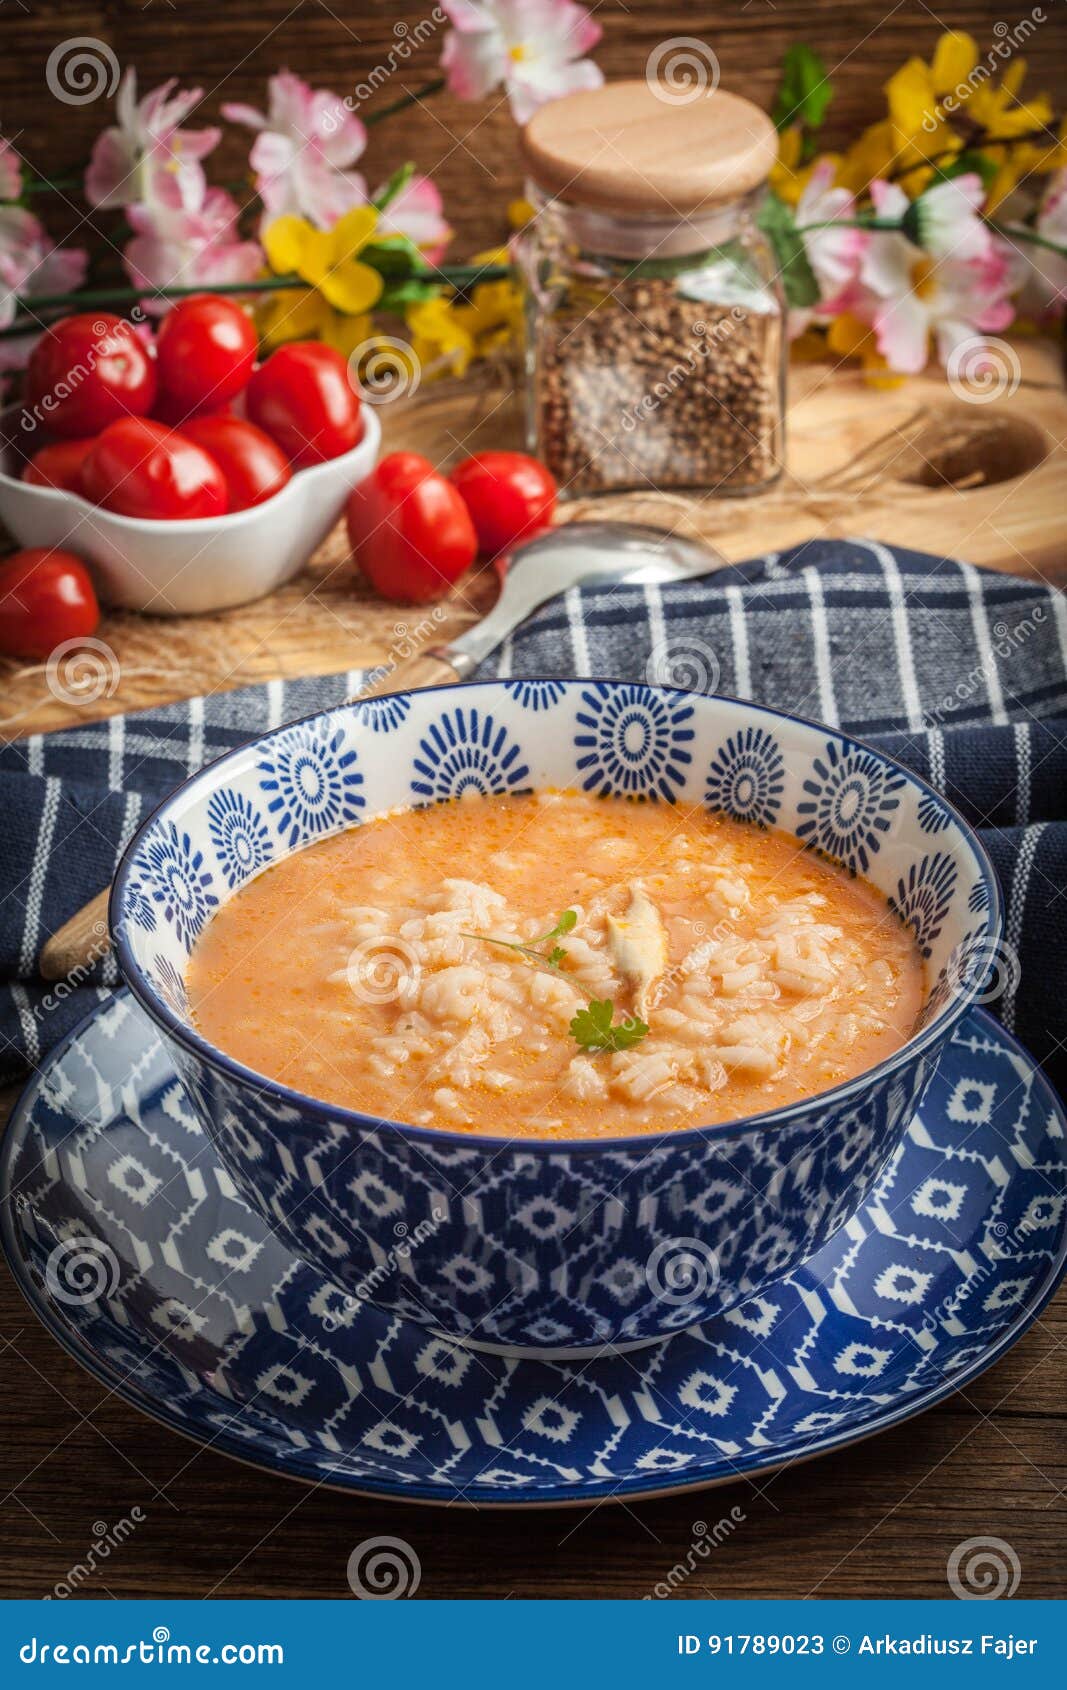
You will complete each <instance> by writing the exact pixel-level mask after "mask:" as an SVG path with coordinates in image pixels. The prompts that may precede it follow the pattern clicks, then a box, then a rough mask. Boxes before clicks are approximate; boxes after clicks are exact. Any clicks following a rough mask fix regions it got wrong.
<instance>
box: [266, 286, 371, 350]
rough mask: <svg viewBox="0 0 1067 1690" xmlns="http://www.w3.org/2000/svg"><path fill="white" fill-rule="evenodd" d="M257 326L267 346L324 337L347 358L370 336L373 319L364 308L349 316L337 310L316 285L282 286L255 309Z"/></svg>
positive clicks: (268, 295) (328, 343)
mask: <svg viewBox="0 0 1067 1690" xmlns="http://www.w3.org/2000/svg"><path fill="white" fill-rule="evenodd" d="M256 327H257V328H258V330H259V337H260V339H261V341H262V342H263V345H264V347H266V348H267V349H268V350H273V348H274V347H276V346H282V345H284V343H285V342H286V341H287V340H322V341H325V343H326V345H327V346H332V347H334V348H335V349H336V350H337V351H338V352H340V353H341V354H342V356H343V357H345V358H348V357H350V356H351V354H352V352H353V351H354V350H355V349H356V347H358V346H361V345H362V344H363V342H364V341H366V340H368V338H369V336H370V333H371V319H370V316H369V314H367V313H364V312H361V313H360V314H359V315H358V316H355V317H347V316H345V315H344V313H343V312H341V311H335V310H334V308H333V306H332V305H330V304H328V303H327V301H326V300H325V299H324V298H323V296H322V294H321V293H319V291H318V289H317V288H281V289H279V290H278V292H277V293H270V294H267V295H265V296H264V299H263V301H262V303H261V304H260V305H259V307H258V309H257V311H256Z"/></svg>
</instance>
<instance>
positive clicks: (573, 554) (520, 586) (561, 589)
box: [359, 522, 727, 698]
mask: <svg viewBox="0 0 1067 1690" xmlns="http://www.w3.org/2000/svg"><path fill="white" fill-rule="evenodd" d="M726 562H727V559H726V558H724V557H723V555H722V553H721V552H717V551H714V550H713V549H712V547H711V546H706V545H704V544H702V543H701V542H699V541H696V540H685V539H683V538H682V537H681V535H679V534H668V533H666V532H665V531H664V530H663V529H662V528H651V527H649V526H648V525H647V524H645V523H643V522H567V523H564V524H563V525H562V527H559V528H549V529H546V530H545V532H544V533H543V534H537V535H535V536H534V538H533V539H532V540H526V541H524V542H523V543H522V544H521V545H518V546H516V547H515V549H514V550H513V551H512V552H509V553H506V554H505V555H504V556H502V557H500V558H498V559H497V561H496V566H495V567H496V570H497V573H498V574H499V576H500V583H501V584H500V597H499V598H498V599H497V601H496V603H495V604H494V606H493V608H492V610H490V611H489V612H488V614H487V615H486V616H483V617H482V620H481V621H480V622H475V623H474V625H473V626H472V627H470V628H467V629H466V630H465V631H464V632H463V633H462V634H460V635H458V636H457V638H456V639H454V640H450V641H449V643H448V644H447V645H437V646H431V647H430V648H429V649H428V650H427V651H425V652H423V653H421V654H419V655H418V656H415V657H411V658H408V659H407V660H406V662H403V663H400V664H397V666H396V667H395V668H392V669H388V670H386V671H385V673H384V674H377V675H375V677H374V679H373V681H372V683H371V684H370V685H369V686H367V687H364V688H362V689H361V690H360V693H359V697H360V698H377V697H380V696H381V695H382V694H383V693H387V692H404V691H406V690H407V689H408V688H409V687H427V686H435V685H436V686H441V685H444V684H447V683H448V682H450V681H465V680H468V679H469V678H470V676H471V674H472V673H473V672H474V670H475V669H476V668H477V667H478V665H479V663H483V662H484V661H485V659H486V658H487V657H488V656H489V654H490V652H492V651H495V650H496V648H497V646H498V645H500V643H501V641H502V640H504V639H506V638H507V636H508V634H510V633H511V632H512V630H513V629H515V628H517V627H518V625H519V623H520V622H524V621H525V620H526V618H527V616H529V615H531V614H532V612H533V611H535V610H537V609H538V607H539V606H540V605H542V604H545V603H546V602H547V601H548V600H549V599H553V598H556V597H557V596H558V594H560V593H565V592H566V591H567V589H568V588H569V587H586V586H590V585H592V584H593V583H594V582H596V583H597V584H599V585H604V586H606V585H610V584H611V583H612V582H615V583H623V582H625V583H626V584H627V585H641V584H643V583H646V582H660V583H665V582H668V581H691V580H693V579H694V578H695V577H697V576H700V575H710V574H711V573H712V572H713V571H714V570H716V569H721V568H722V567H723V566H724V564H725V563H726Z"/></svg>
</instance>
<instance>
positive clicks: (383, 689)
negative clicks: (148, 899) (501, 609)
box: [37, 651, 457, 980]
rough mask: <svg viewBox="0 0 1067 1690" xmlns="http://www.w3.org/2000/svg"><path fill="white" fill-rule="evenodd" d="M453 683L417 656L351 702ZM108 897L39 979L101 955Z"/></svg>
mask: <svg viewBox="0 0 1067 1690" xmlns="http://www.w3.org/2000/svg"><path fill="white" fill-rule="evenodd" d="M456 680H457V674H456V671H455V669H454V668H453V667H452V665H451V663H449V662H448V661H447V659H446V658H445V657H443V656H441V655H439V654H438V653H437V652H434V651H425V652H417V653H416V654H415V655H414V656H413V657H408V658H406V659H405V660H404V661H403V662H402V663H398V664H396V666H395V667H393V668H390V669H385V670H382V671H380V672H377V673H375V674H374V675H373V676H372V679H371V681H370V683H369V684H368V685H367V686H363V687H361V688H360V690H359V692H358V693H357V694H356V695H355V699H354V700H353V702H356V703H358V702H359V700H360V699H362V698H380V697H381V696H382V694H383V693H387V692H407V691H409V690H411V689H414V688H416V687H436V686H452V685H454V684H455V682H456ZM109 893H110V888H109V887H105V888H104V890H103V891H102V892H98V893H97V895H96V897H95V898H91V899H90V900H89V902H88V903H87V904H83V905H82V907H81V909H80V910H76V911H75V913H74V914H73V915H72V916H71V918H70V920H69V921H65V922H64V923H63V925H62V927H61V928H59V930H58V931H57V932H55V933H53V934H52V937H51V938H50V939H48V940H46V941H45V944H44V946H43V947H42V950H41V955H40V958H39V961H38V964H37V966H38V968H39V970H40V973H41V976H42V978H43V979H45V980H65V979H67V978H68V976H70V975H72V974H76V973H78V972H79V971H81V970H83V969H86V968H89V967H91V966H92V964H93V963H94V962H98V961H99V959H100V958H101V957H102V956H103V955H104V953H105V952H106V951H107V948H108V932H107V901H108V896H109Z"/></svg>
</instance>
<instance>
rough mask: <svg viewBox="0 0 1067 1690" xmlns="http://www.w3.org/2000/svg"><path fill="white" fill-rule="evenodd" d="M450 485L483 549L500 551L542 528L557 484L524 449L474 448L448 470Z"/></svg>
mask: <svg viewBox="0 0 1067 1690" xmlns="http://www.w3.org/2000/svg"><path fill="white" fill-rule="evenodd" d="M451 480H452V482H453V485H454V486H456V487H458V488H459V491H460V493H461V494H462V496H463V503H464V504H465V505H466V507H467V509H468V510H469V511H470V513H471V521H472V522H473V523H474V527H475V531H476V533H477V535H478V544H479V546H480V547H481V549H482V551H483V552H503V551H506V550H507V548H508V547H509V546H513V545H514V544H515V542H516V540H525V539H526V538H527V537H528V536H529V535H530V534H536V532H537V530H538V529H539V528H547V527H548V525H549V523H550V522H551V521H552V518H553V515H554V514H555V509H556V483H555V479H554V478H553V476H551V475H550V474H549V472H548V470H547V469H546V468H545V466H544V464H542V463H539V462H538V460H537V459H536V458H528V457H527V456H526V454H525V452H478V453H477V454H476V455H475V456H474V457H473V458H464V460H463V462H462V463H461V464H457V466H456V468H455V469H454V470H453V471H452V475H451Z"/></svg>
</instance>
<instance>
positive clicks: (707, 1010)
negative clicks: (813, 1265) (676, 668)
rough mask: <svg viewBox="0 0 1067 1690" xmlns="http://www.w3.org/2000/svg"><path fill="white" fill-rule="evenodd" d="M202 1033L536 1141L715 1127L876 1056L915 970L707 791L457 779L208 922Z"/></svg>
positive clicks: (266, 882) (265, 880)
mask: <svg viewBox="0 0 1067 1690" xmlns="http://www.w3.org/2000/svg"><path fill="white" fill-rule="evenodd" d="M187 984H188V988H189V997H190V1004H191V1009H192V1014H193V1017H194V1020H195V1023H196V1025H197V1027H198V1028H199V1030H200V1032H201V1033H202V1034H203V1035H204V1036H205V1037H206V1038H207V1039H209V1040H210V1041H211V1042H212V1043H213V1044H215V1045H217V1046H218V1047H219V1048H220V1049H221V1050H223V1051H226V1052H228V1053H229V1054H230V1055H231V1056H233V1057H235V1058H236V1059H237V1060H238V1061H240V1062H242V1063H244V1064H245V1065H246V1066H247V1067H249V1068H252V1069H255V1070H257V1071H258V1072H259V1073H261V1074H264V1075H267V1076H269V1077H270V1078H272V1079H275V1080H279V1081H281V1082H283V1083H284V1084H285V1085H287V1086H290V1087H292V1088H294V1089H295V1090H298V1091H302V1092H306V1093H309V1094H310V1095H311V1096H313V1097H318V1098H322V1099H324V1100H325V1101H327V1102H329V1103H335V1104H342V1105H344V1106H345V1107H347V1108H351V1109H358V1110H361V1111H364V1112H365V1113H367V1114H371V1115H375V1116H380V1117H383V1118H387V1119H391V1120H397V1121H405V1122H409V1123H414V1124H416V1125H419V1126H428V1127H443V1128H448V1129H450V1130H451V1131H454V1132H455V1131H458V1132H463V1133H491V1134H495V1135H500V1136H506V1137H529V1138H539V1139H562V1138H594V1137H605V1136H614V1135H625V1134H634V1133H654V1132H662V1131H664V1130H665V1129H674V1128H681V1127H692V1126H700V1125H707V1124H711V1123H713V1122H719V1121H727V1120H731V1119H735V1118H737V1117H739V1116H744V1115H750V1114H754V1113H757V1112H761V1111H765V1110H768V1109H773V1108H776V1107H778V1106H779V1105H782V1104H787V1103H791V1102H793V1101H795V1100H796V1099H798V1098H802V1097H805V1096H810V1095H813V1094H816V1093H819V1092H822V1091H826V1090H827V1089H828V1088H829V1087H831V1086H835V1085H837V1084H839V1083H840V1082H841V1081H844V1080H847V1079H849V1078H851V1077H852V1076H853V1075H856V1074H859V1073H861V1072H863V1070H864V1069H867V1068H871V1067H873V1066H874V1065H875V1064H876V1063H878V1062H879V1061H880V1060H882V1059H883V1058H884V1057H886V1056H888V1055H889V1054H890V1053H891V1052H892V1051H894V1050H896V1049H897V1048H899V1046H900V1045H902V1044H903V1043H904V1042H905V1041H906V1040H907V1038H908V1037H909V1036H910V1034H911V1032H912V1031H913V1029H914V1027H915V1023H916V1019H917V1017H918V1014H919V1010H920V1007H921V1003H922V993H923V965H922V959H921V957H920V955H919V952H918V949H917V947H916V945H915V943H914V940H913V938H912V935H911V933H910V932H909V931H908V930H907V929H906V928H905V927H904V926H903V925H902V923H901V922H900V921H899V920H898V919H897V917H896V916H895V915H894V914H893V913H892V911H891V910H890V909H889V907H888V905H887V903H886V901H885V899H884V897H883V896H882V895H881V894H880V893H878V892H877V891H876V890H875V889H874V888H873V887H872V886H870V885H869V884H867V883H866V882H865V881H863V880H860V879H850V878H849V877H848V876H847V875H846V874H845V873H844V872H843V871H841V870H838V869H836V868H834V867H833V866H831V865H829V864H827V863H825V862H823V861H822V860H821V859H819V858H818V857H815V856H813V855H812V854H811V852H809V851H806V850H804V849H802V848H801V847H800V846H798V844H797V842H796V841H795V840H794V839H792V838H790V837H789V836H787V835H786V834H783V833H779V832H775V831H766V832H764V831H760V830H758V829H756V828H753V827H751V826H747V825H745V824H743V823H740V822H736V821H732V820H730V819H729V818H727V817H724V816H719V815H714V814H709V813H708V812H706V811H705V810H703V809H700V808H694V809H689V810H687V809H684V808H682V807H681V806H672V805H666V804H662V805H661V804H636V803H632V802H630V801H627V800H625V799H597V798H592V797H587V796H585V795H582V794H579V793H573V792H544V793H539V794H536V795H531V796H526V797H492V798H485V797H480V796H476V797H472V798H469V799H462V800H457V801H455V802H450V803H445V804H439V805H432V806H428V807H426V808H424V809H417V810H406V811H402V812H397V813H393V814H389V815H385V816H382V817H380V818H378V819H376V820H372V821H370V822H367V823H365V824H364V825H363V826H361V827H358V828H355V829H353V830H351V831H349V832H347V833H342V834H339V835H337V836H336V837H334V838H331V839H327V840H323V841H320V842H319V843H317V844H314V845H310V846H308V847H306V848H305V849H304V850H301V851H298V852H296V853H295V854H294V855H292V856H290V857H287V858H285V859H284V860H283V861H281V862H280V863H278V864H277V865H276V866H275V867H273V868H271V869H269V870H267V871H266V872H265V873H263V874H261V875H259V876H258V878H256V879H254V880H252V881H251V882H250V883H249V884H248V885H247V886H245V887H244V888H243V889H242V890H241V891H240V892H238V893H237V894H236V895H235V896H234V897H233V898H232V899H230V901H229V902H228V903H226V904H225V905H224V906H223V907H222V908H221V909H220V910H219V911H218V912H217V914H216V915H215V916H214V917H213V919H212V920H211V922H210V923H209V924H208V926H207V927H206V928H205V930H204V932H203V934H202V935H201V937H200V939H199V941H198V943H197V945H196V947H195V949H194V951H193V954H192V956H191V958H190V960H189V966H188V974H187Z"/></svg>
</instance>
